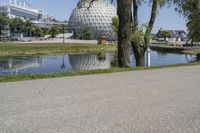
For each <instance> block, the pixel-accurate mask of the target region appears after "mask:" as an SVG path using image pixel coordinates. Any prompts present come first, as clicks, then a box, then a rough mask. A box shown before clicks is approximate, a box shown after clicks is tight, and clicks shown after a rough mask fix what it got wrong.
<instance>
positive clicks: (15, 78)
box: [0, 62, 200, 82]
mask: <svg viewBox="0 0 200 133" xmlns="http://www.w3.org/2000/svg"><path fill="white" fill-rule="evenodd" d="M194 65H200V62H195V63H189V64H178V65H165V66H156V67H140V68H118V67H116V68H111V69H105V70H91V71H80V72H63V73H48V74H20V75H0V82H14V81H22V80H33V79H45V78H56V77H69V76H82V75H92V74H106V73H116V72H128V71H136V70H151V69H160V68H173V67H183V66H194Z"/></svg>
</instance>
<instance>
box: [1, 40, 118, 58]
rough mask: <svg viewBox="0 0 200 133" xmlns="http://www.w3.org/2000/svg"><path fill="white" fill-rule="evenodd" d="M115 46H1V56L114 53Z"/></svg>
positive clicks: (58, 44)
mask: <svg viewBox="0 0 200 133" xmlns="http://www.w3.org/2000/svg"><path fill="white" fill-rule="evenodd" d="M114 50H116V46H115V45H95V44H94V45H92V44H60V43H57V44H5V43H3V44H0V56H17V55H36V54H51V53H66V52H70V53H73V52H100V51H114Z"/></svg>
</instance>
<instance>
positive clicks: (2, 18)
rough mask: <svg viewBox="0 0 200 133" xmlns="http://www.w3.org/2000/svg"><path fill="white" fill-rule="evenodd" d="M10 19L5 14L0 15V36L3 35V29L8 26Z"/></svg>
mask: <svg viewBox="0 0 200 133" xmlns="http://www.w3.org/2000/svg"><path fill="white" fill-rule="evenodd" d="M9 25H10V19H9V17H7V16H6V15H3V14H1V15H0V36H1V37H2V36H4V35H5V33H4V31H5V30H6V29H8V28H9Z"/></svg>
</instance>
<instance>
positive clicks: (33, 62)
mask: <svg viewBox="0 0 200 133" xmlns="http://www.w3.org/2000/svg"><path fill="white" fill-rule="evenodd" d="M114 55H115V54H114V53H106V52H103V53H98V54H77V55H71V54H70V55H68V54H64V55H41V56H32V57H30V56H25V57H0V74H33V73H52V72H54V73H55V72H72V71H82V70H95V69H108V68H110V67H111V61H112V60H115V59H114V58H116V57H115V56H114ZM130 59H131V65H132V66H135V60H134V55H133V53H132V54H131V57H130ZM196 59H199V60H200V55H198V56H197V57H196V56H195V55H186V54H178V53H161V52H156V51H151V63H152V66H156V65H170V64H180V63H188V62H193V61H196Z"/></svg>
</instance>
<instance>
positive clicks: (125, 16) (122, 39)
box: [117, 0, 132, 67]
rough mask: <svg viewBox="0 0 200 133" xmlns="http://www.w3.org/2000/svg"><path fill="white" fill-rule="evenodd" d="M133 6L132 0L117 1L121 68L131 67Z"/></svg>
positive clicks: (119, 63)
mask: <svg viewBox="0 0 200 133" xmlns="http://www.w3.org/2000/svg"><path fill="white" fill-rule="evenodd" d="M131 4H132V0H117V5H118V6H117V14H118V16H119V30H118V65H119V67H129V66H130V37H131Z"/></svg>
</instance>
